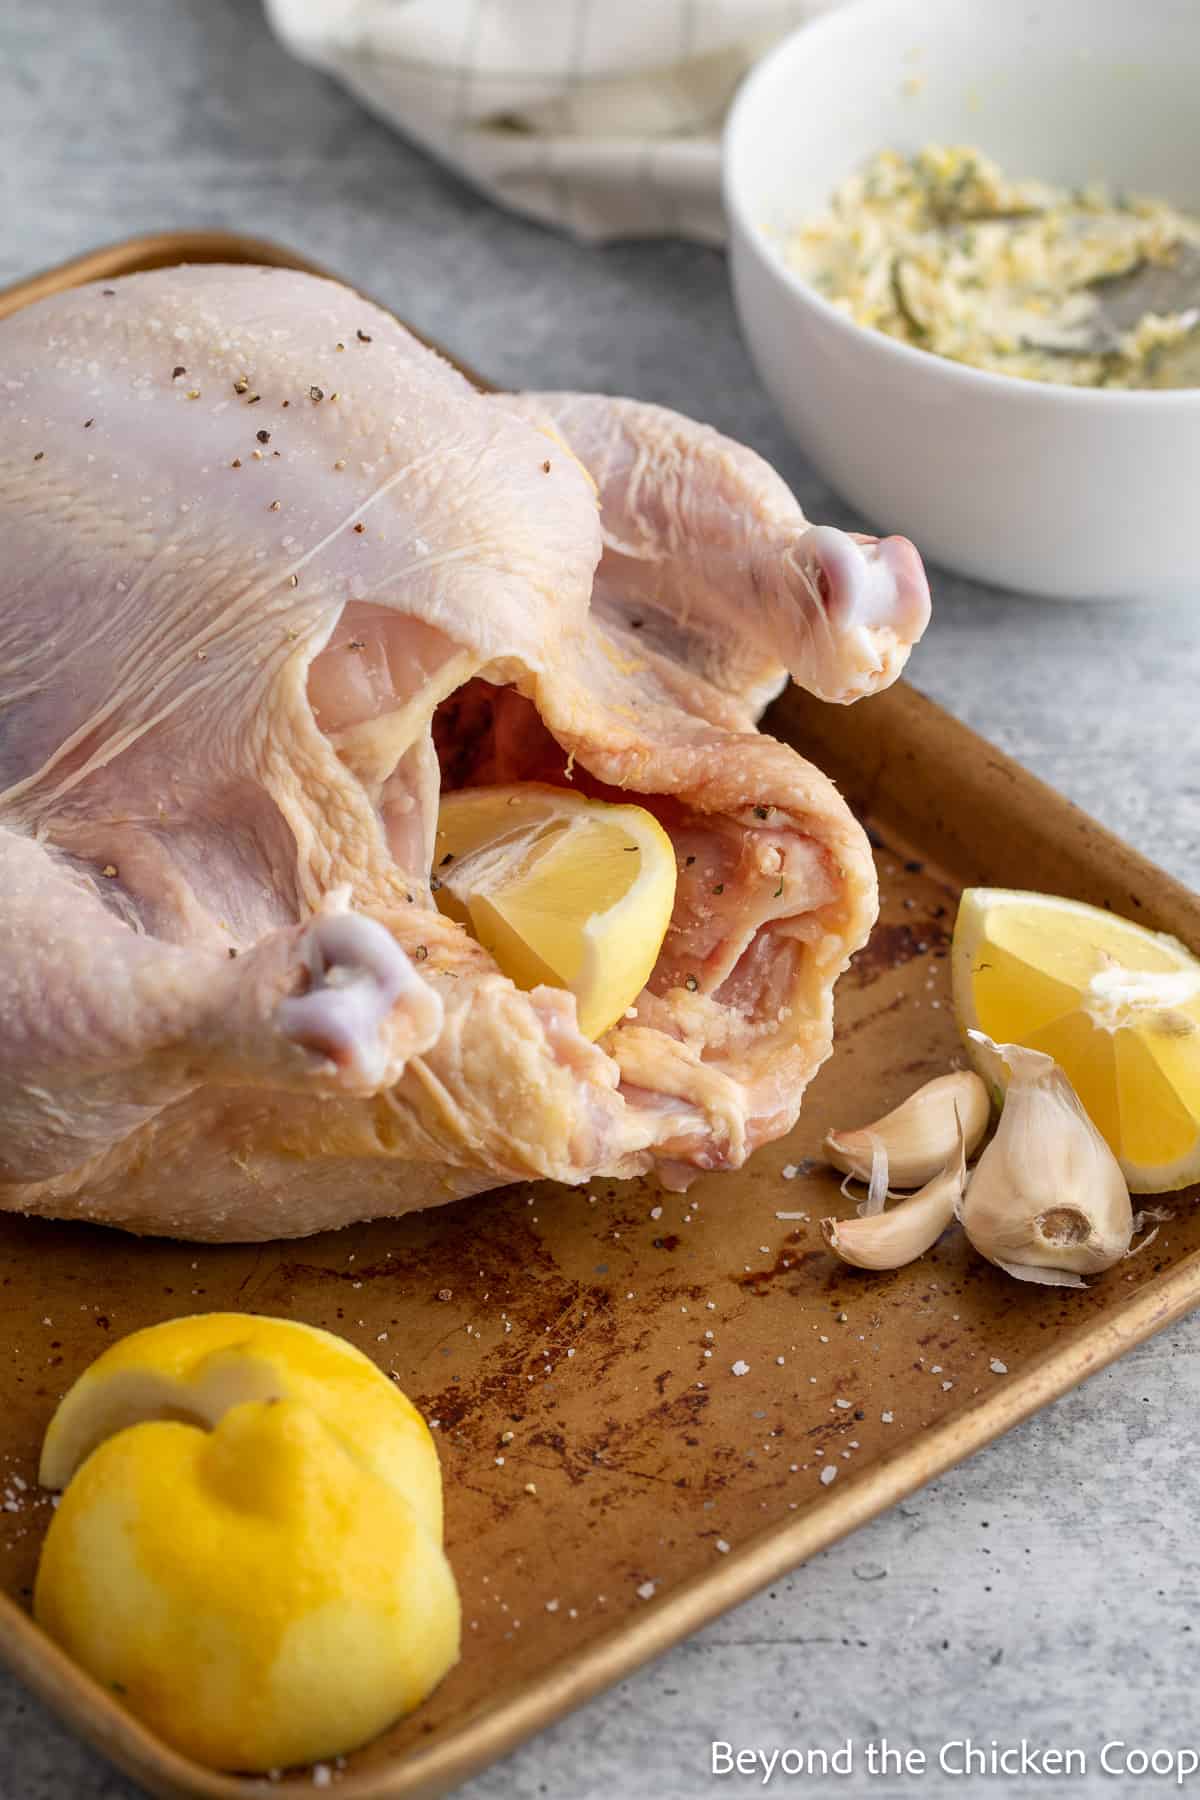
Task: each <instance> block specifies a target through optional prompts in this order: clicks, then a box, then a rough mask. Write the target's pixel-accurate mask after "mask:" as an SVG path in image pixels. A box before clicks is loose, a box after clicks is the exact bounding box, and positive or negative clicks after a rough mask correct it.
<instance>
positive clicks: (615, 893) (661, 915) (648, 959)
mask: <svg viewBox="0 0 1200 1800" xmlns="http://www.w3.org/2000/svg"><path fill="white" fill-rule="evenodd" d="M433 863H434V872H435V876H436V878H437V882H438V884H439V885H438V886H437V889H436V897H437V903H438V906H439V907H440V908H441V910H442V911H443V912H444V913H446V914H448V916H449V917H450V918H452V919H457V920H458V922H459V923H460V924H461V925H466V926H467V928H468V929H469V930H470V931H471V933H472V935H473V936H474V937H476V938H477V939H478V940H479V942H480V943H481V944H482V945H483V947H484V949H485V950H487V951H489V952H490V953H491V955H492V956H493V958H494V959H495V961H496V963H497V965H498V966H499V967H500V969H501V970H502V971H503V972H504V974H505V975H507V976H508V977H509V978H510V979H511V980H512V981H514V982H515V983H516V985H517V986H518V987H520V988H526V989H528V988H534V987H539V986H547V987H559V988H567V989H569V991H570V992H571V993H573V994H574V995H575V999H576V1002H577V1005H578V1016H579V1029H580V1031H581V1032H582V1033H583V1035H584V1036H585V1037H588V1038H598V1037H599V1036H600V1035H601V1033H603V1032H605V1031H607V1030H608V1028H609V1026H610V1025H613V1024H615V1023H616V1021H617V1020H618V1019H619V1018H620V1017H621V1016H622V1014H623V1013H624V1012H625V1010H626V1009H627V1008H628V1007H629V1006H631V1005H632V1003H633V1002H634V1000H636V999H637V997H638V995H639V994H640V993H641V991H642V989H643V988H644V987H645V985H646V981H647V979H648V978H649V975H650V972H651V970H652V969H653V968H654V964H655V962H656V961H657V959H658V953H659V950H660V949H661V947H662V941H663V938H664V937H665V936H666V932H667V926H668V925H669V924H670V922H671V909H672V907H673V906H674V904H675V872H676V871H675V850H674V847H673V845H672V843H671V840H670V838H669V837H668V836H667V834H666V832H665V831H664V830H663V828H662V826H661V825H660V824H659V823H658V820H657V819H656V818H654V817H653V815H652V814H651V813H648V812H647V811H646V810H645V808H644V807H641V806H615V805H611V804H609V803H608V802H607V801H603V800H589V799H587V798H586V797H585V796H584V795H582V794H574V793H570V792H568V791H567V790H565V789H563V788H556V787H549V786H546V785H544V784H542V783H540V782H521V783H519V784H517V785H516V786H513V787H490V788H466V789H463V790H461V791H460V792H458V793H452V794H444V795H443V796H442V801H441V811H440V813H439V815H438V828H437V840H436V844H435V847H434V855H433Z"/></svg>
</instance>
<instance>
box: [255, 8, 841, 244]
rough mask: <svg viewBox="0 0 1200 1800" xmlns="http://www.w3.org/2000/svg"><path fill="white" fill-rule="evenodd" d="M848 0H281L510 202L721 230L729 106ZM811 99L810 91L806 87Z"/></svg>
mask: <svg viewBox="0 0 1200 1800" xmlns="http://www.w3.org/2000/svg"><path fill="white" fill-rule="evenodd" d="M836 3H837V0H266V8H267V14H268V16H269V18H270V20H271V23H272V25H273V26H274V28H275V30H276V31H277V32H278V34H279V36H280V37H281V38H282V39H283V41H284V43H285V44H287V46H288V47H289V48H290V49H291V50H292V51H294V52H295V54H296V55H297V56H300V57H303V58H304V59H305V61H307V62H310V63H313V64H315V65H316V66H317V67H318V68H322V69H327V70H329V71H330V73H332V74H335V75H337V76H338V77H339V78H340V79H341V80H342V81H343V82H345V84H346V86H347V87H348V88H350V89H351V91H352V92H353V93H355V94H357V95H358V97H359V98H360V99H361V100H362V101H363V102H364V103H365V104H366V105H367V106H369V107H370V108H372V110H373V111H375V112H377V113H379V114H380V115H381V116H382V117H383V118H385V119H387V120H389V121H390V122H391V123H392V124H394V125H396V126H398V127H399V128H400V129H401V130H402V131H404V132H405V133H407V135H408V136H409V137H412V138H415V139H416V141H417V142H418V143H420V144H422V145H424V147H425V148H426V149H428V150H431V151H432V152H433V153H434V154H435V155H436V156H439V157H441V158H442V159H443V160H444V161H445V162H447V163H450V164H451V165H452V166H453V167H454V168H456V169H458V170H459V171H460V172H461V173H462V174H464V175H465V176H467V177H468V178H469V179H470V180H471V181H473V182H475V183H476V184H477V185H478V186H479V187H481V188H483V189H484V190H485V191H486V192H487V193H489V194H491V195H492V196H493V198H494V199H496V200H499V201H501V202H502V203H503V204H504V205H506V206H512V207H515V208H516V209H517V210H518V211H520V212H525V213H531V214H532V215H533V216H534V217H535V218H538V219H542V220H544V221H546V222H547V223H549V224H554V225H561V226H565V227H566V228H567V229H568V230H569V231H573V232H575V233H576V234H577V235H578V236H579V237H583V238H591V239H604V238H620V237H666V236H671V237H687V238H697V239H700V240H701V241H702V242H705V243H714V244H715V243H721V242H722V241H723V240H724V235H725V232H724V221H723V218H722V214H721V202H720V183H719V164H720V131H721V124H722V120H723V118H724V115H725V111H726V109H727V107H728V105H729V102H730V100H731V99H732V97H733V93H734V90H735V89H736V87H737V85H738V82H739V81H740V80H741V78H742V76H743V75H744V74H745V72H746V70H747V69H748V68H749V67H750V65H751V64H752V63H753V62H754V60H755V59H756V58H757V57H758V56H760V55H761V54H762V53H763V51H764V50H765V49H767V48H768V47H769V46H770V45H771V44H772V43H774V42H775V41H776V40H777V39H778V38H780V37H782V36H783V35H784V34H785V33H786V32H787V31H790V30H791V29H792V28H793V27H794V26H796V25H798V24H800V23H802V22H803V21H804V20H805V19H808V18H811V17H812V16H813V15H814V14H816V13H818V12H823V11H825V10H827V8H828V7H829V6H830V5H832V4H836ZM797 104H798V105H802V104H803V96H802V95H798V96H797Z"/></svg>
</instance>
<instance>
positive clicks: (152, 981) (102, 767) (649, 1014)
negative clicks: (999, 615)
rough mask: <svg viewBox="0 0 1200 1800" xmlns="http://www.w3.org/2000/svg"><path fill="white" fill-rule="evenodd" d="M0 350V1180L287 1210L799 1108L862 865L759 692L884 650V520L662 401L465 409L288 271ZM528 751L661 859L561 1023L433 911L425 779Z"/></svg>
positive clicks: (0, 1187) (318, 285)
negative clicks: (791, 484)
mask: <svg viewBox="0 0 1200 1800" xmlns="http://www.w3.org/2000/svg"><path fill="white" fill-rule="evenodd" d="M0 352H2V353H0V416H2V419H3V431H2V435H0V514H2V519H3V544H4V557H3V571H2V573H0V590H2V593H3V606H2V609H0V806H2V811H0V933H2V937H3V942H2V945H0V1208H6V1209H10V1210H18V1211H22V1212H26V1213H34V1214H44V1215H49V1216H52V1217H60V1218H68V1217H78V1218H87V1219H90V1220H95V1221H99V1222H105V1223H110V1224H116V1225H121V1226H124V1227H126V1228H128V1229H129V1230H132V1231H139V1232H160V1233H167V1234H170V1235H174V1236H179V1237H191V1238H207V1239H218V1240H220V1239H225V1240H235V1239H255V1238H273V1237H286V1236H298V1235H301V1234H304V1233H308V1232H314V1231H319V1230H322V1229H325V1228H326V1227H330V1226H337V1225H342V1224H345V1223H347V1222H349V1221H351V1220H356V1219H364V1218H370V1217H373V1216H377V1215H382V1214H398V1213H402V1212H407V1211H409V1210H411V1209H413V1208H415V1207H423V1206H429V1205H433V1204H436V1203H439V1202H441V1201H445V1200H449V1199H452V1198H454V1197H455V1196H459V1195H463V1194H468V1193H476V1192H479V1191H481V1190H483V1189H486V1188H489V1187H495V1186H497V1185H499V1184H501V1183H504V1182H509V1181H513V1180H518V1179H523V1178H532V1177H551V1178H553V1179H556V1180H559V1181H566V1182H583V1181H586V1180H588V1179H590V1178H592V1177H593V1176H596V1175H598V1174H603V1175H607V1176H629V1175H634V1174H638V1173H641V1172H646V1171H650V1170H654V1171H657V1172H658V1174H659V1175H660V1177H661V1178H662V1179H663V1180H665V1181H666V1182H667V1183H668V1184H669V1185H675V1186H677V1187H683V1186H686V1184H687V1182H688V1181H689V1180H690V1179H692V1178H693V1177H694V1176H695V1174H696V1173H697V1172H698V1171H700V1170H709V1169H729V1168H736V1167H737V1166H738V1165H739V1164H741V1163H742V1162H743V1161H744V1159H745V1158H746V1157H747V1156H748V1155H749V1154H750V1152H751V1151H752V1150H753V1149H754V1148H755V1146H756V1145H758V1144H761V1143H763V1142H765V1141H767V1140H769V1139H771V1138H774V1137H777V1136H779V1135H780V1134H781V1133H783V1132H785V1131H787V1130H788V1129H789V1128H790V1127H791V1125H792V1124H793V1122H794V1121H795V1118H796V1115H797V1111H798V1108H799V1105H800V1099H801V1095H802V1093H803V1090H804V1087H805V1084H806V1082H807V1081H808V1080H809V1079H810V1077H811V1076H812V1074H813V1072H814V1071H815V1070H816V1068H817V1067H818V1066H819V1064H820V1063H821V1062H822V1061H823V1059H824V1058H825V1057H826V1056H827V1055H828V1053H829V1049H830V1043H831V1017H832V990H833V984H834V981H835V978H836V977H837V975H838V973H839V971H840V970H841V969H843V968H844V967H845V965H846V962H847V960H848V958H849V957H850V955H851V954H852V953H853V951H854V950H855V949H857V948H858V946H859V945H861V944H862V943H863V941H864V939H865V938H866V936H867V933H868V931H869V930H870V927H871V925H872V923H873V921H874V918H875V912H876V891H875V882H874V874H873V868H872V861H871V856H870V852H869V849H868V846H867V842H866V839H865V837H864V834H863V832H862V830H861V829H860V827H859V826H858V825H857V823H856V822H855V820H854V819H853V817H852V816H851V814H850V812H849V811H848V809H847V807H846V806H845V804H844V803H843V801H842V800H841V799H840V797H839V796H838V794H837V793H836V792H835V790H834V789H833V787H832V786H831V785H830V783H829V782H828V781H827V780H826V779H825V778H824V777H823V776H822V775H820V774H819V773H818V772H817V770H815V769H814V768H812V767H810V766H809V765H808V764H807V763H806V762H804V761H803V759H802V758H801V757H800V756H798V755H797V754H796V753H795V752H794V751H793V750H790V749H788V748H785V747H784V746H783V745H781V744H779V743H776V742H774V741H773V740H771V739H770V738H767V737H764V736H762V735H760V734H759V733H758V732H757V730H756V729H755V719H756V717H757V715H758V713H759V712H760V711H761V709H762V707H763V705H764V704H765V703H766V701H767V700H768V699H769V698H770V697H771V696H772V695H773V694H774V693H775V692H776V691H777V690H778V688H779V687H780V685H781V684H782V682H783V681H784V680H785V679H786V677H787V673H788V672H790V673H791V674H792V676H794V678H795V679H796V680H797V681H798V682H800V683H802V684H803V685H804V686H805V687H807V688H809V689H811V690H812V691H813V692H814V693H816V694H819V695H821V696H823V697H824V698H825V699H827V700H831V701H847V700H853V699H857V698H859V697H861V696H864V695H868V694H870V693H871V692H873V691H874V690H875V689H877V688H879V687H882V686H884V685H886V684H887V683H888V682H890V681H891V680H893V679H894V677H895V676H896V674H897V673H898V671H899V670H900V668H901V666H902V665H903V663H904V660H905V658H906V656H907V653H908V650H909V648H910V646H911V644H912V643H913V642H914V641H915V640H916V639H917V638H918V637H919V636H920V635H921V632H922V630H923V629H924V626H925V623H926V620H927V617H928V590H927V586H926V582H925V578H924V575H923V573H922V569H921V565H920V562H919V560H918V558H917V555H916V553H915V551H914V550H913V549H912V546H911V545H910V544H908V543H907V542H906V541H905V540H904V539H898V538H889V539H887V540H885V541H883V542H877V541H874V540H870V539H856V538H852V537H850V536H847V535H845V534H844V533H841V532H838V531H833V530H828V529H824V528H819V527H818V528H815V529H814V528H811V527H810V526H809V525H808V524H807V522H806V521H805V519H804V517H803V515H802V514H801V512H800V510H799V508H798V506H797V504H796V502H795V500H794V499H793V497H792V495H791V494H790V492H789V491H788V489H787V488H786V487H785V486H784V484H783V483H782V482H781V481H780V480H779V479H778V478H777V477H776V476H775V475H774V474H773V473H772V472H771V470H770V469H769V468H768V467H767V466H766V465H765V464H764V463H763V462H762V461H760V459H759V458H758V457H757V456H755V455H753V454H752V453H751V452H750V451H748V450H745V449H742V448H740V447H739V446H737V445H735V444H732V443H730V442H728V441H727V440H725V439H724V438H722V437H720V436H718V435H717V434H716V433H715V432H714V431H711V430H709V429H706V428H705V427H703V426H700V425H697V424H693V423H692V422H691V421H689V420H687V419H684V418H681V417H679V416H678V415H676V414H674V413H670V412H667V411H664V410H663V409H661V408H659V407H655V406H648V405H640V404H638V403H636V402H634V401H631V400H617V399H607V398H604V397H601V396H594V395H593V396H580V395H571V394H541V395H521V396H514V395H489V396H482V395H480V394H479V393H477V392H476V391H475V389H474V388H472V387H471V386H470V384H469V383H468V382H467V381H466V380H465V379H464V378H463V377H462V376H461V375H459V374H458V373H457V372H456V371H455V370H454V369H453V368H451V367H450V366H449V365H448V364H447V363H445V362H444V361H443V360H442V359H441V358H440V357H438V356H437V355H435V354H434V353H433V352H431V351H429V350H427V349H426V348H424V347H423V346H422V345H421V344H420V343H418V342H417V341H416V339H414V338H413V337H412V336H410V335H409V333H408V332H406V331H405V330H404V329H403V328H402V327H401V326H400V325H398V324H397V323H396V322H395V321H394V320H393V319H392V318H391V317H390V316H388V315H386V314H385V313H383V312H381V311H379V310H378V309H377V308H375V307H373V306H371V305H370V304H368V303H367V302H365V301H363V300H362V299H361V298H359V297H358V296H357V295H356V294H354V293H353V292H351V291H350V290H349V289H347V288H344V287H341V286H339V285H337V284H336V283H333V282H328V281H323V280H318V279H316V278H314V277H311V276H307V275H301V274H296V273H293V272H290V271H282V270H270V269H253V268H244V267H237V268H225V267H212V266H210V267H193V268H175V269H169V270H163V271H159V272H156V273H152V274H143V275H134V276H130V277H127V278H125V279H123V280H119V281H114V282H112V283H110V284H108V285H104V286H99V285H93V286H90V287H85V288H81V289H78V290H76V291H73V292H68V293H65V294H62V295H59V296H56V297H54V298H51V299H48V300H45V301H42V302H41V303H39V304H37V305H33V306H30V307H29V308H27V309H26V310H25V311H23V312H21V313H18V314H17V315H16V316H14V317H12V318H10V319H9V320H7V321H5V322H4V323H3V324H0ZM529 779H537V780H540V781H550V782H555V783H558V784H560V785H565V784H566V783H568V782H573V783H574V784H575V788H576V790H577V791H580V790H581V791H583V792H585V793H590V794H593V795H596V796H599V797H607V798H618V799H626V800H628V799H635V800H637V801H638V802H639V803H640V804H642V805H644V806H646V807H648V808H650V809H651V810H652V811H653V812H654V813H655V814H656V815H657V817H658V818H659V820H660V821H661V822H662V824H663V825H664V826H665V828H666V830H667V831H668V833H669V834H670V836H671V838H672V840H673V842H674V845H675V847H676V850H677V853H678V860H679V878H678V889H677V899H676V904H675V911H674V915H673V918H672V923H671V926H670V928H669V930H668V933H667V936H666V939H665V942H664V944H663V947H662V952H661V955H660V957H659V959H658V963H657V966H656V968H655V971H654V974H653V976H652V977H651V980H650V982H649V983H648V985H647V988H646V990H645V992H644V993H643V994H642V995H641V996H640V997H639V1001H638V1004H637V1006H636V1008H635V1009H633V1010H634V1012H635V1014H636V1016H635V1017H632V1018H626V1019H623V1020H622V1021H621V1022H620V1023H619V1024H618V1025H617V1026H616V1027H614V1028H613V1029H612V1030H611V1031H609V1032H608V1033H607V1035H606V1036H605V1037H604V1038H603V1039H602V1040H601V1041H600V1042H599V1043H595V1044H593V1043H590V1042H588V1041H586V1040H585V1038H584V1037H582V1036H581V1034H580V1033H579V1031H578V1029H577V1026H576V1021H575V1010H574V1007H575V1003H574V999H573V997H572V996H571V995H569V994H567V993H565V992H563V991H560V990H555V989H551V988H545V987H543V988H538V989H535V990H534V991H533V992H531V993H525V992H521V991H519V990H518V989H517V988H515V987H514V986H513V985H512V983H511V982H510V981H508V980H507V979H506V978H505V977H504V976H503V975H502V974H501V973H500V972H499V970H498V969H497V967H496V966H495V964H494V963H493V962H492V960H491V958H490V957H489V955H488V954H487V952H486V951H484V950H483V949H482V948H481V947H480V945H479V944H477V943H475V942H473V941H472V940H471V939H470V938H469V937H468V936H467V934H466V932H465V931H464V930H463V929H462V928H461V927H460V926H458V925H456V924H454V923H452V922H451V921H450V920H449V919H447V918H445V917H443V916H442V914H441V913H440V912H439V911H438V910H437V908H436V906H435V904H434V902H433V897H432V894H431V889H430V856H431V849H432V842H433V834H434V830H435V825H436V819H437V811H438V800H439V792H440V791H442V790H443V789H446V788H451V787H462V786H465V785H478V784H486V783H494V782H501V781H503V782H511V781H521V780H529ZM717 893H719V898H717V897H716V894H717Z"/></svg>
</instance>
